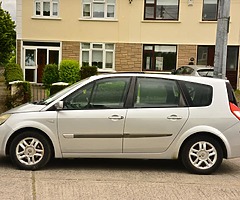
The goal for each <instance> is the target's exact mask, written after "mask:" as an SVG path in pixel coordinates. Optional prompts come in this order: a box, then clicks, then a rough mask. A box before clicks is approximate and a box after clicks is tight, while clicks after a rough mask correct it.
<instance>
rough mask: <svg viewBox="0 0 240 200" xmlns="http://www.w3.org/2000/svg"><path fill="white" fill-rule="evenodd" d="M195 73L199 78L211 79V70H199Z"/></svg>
mask: <svg viewBox="0 0 240 200" xmlns="http://www.w3.org/2000/svg"><path fill="white" fill-rule="evenodd" d="M197 73H198V74H199V75H200V76H206V77H213V69H200V70H198V71H197Z"/></svg>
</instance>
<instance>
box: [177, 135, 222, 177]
mask: <svg viewBox="0 0 240 200" xmlns="http://www.w3.org/2000/svg"><path fill="white" fill-rule="evenodd" d="M181 160H182V163H183V165H184V166H185V167H186V168H187V170H188V171H190V172H191V173H195V174H211V173H213V172H214V171H216V170H217V169H218V168H219V166H220V165H221V163H222V160H223V151H222V148H221V146H220V144H219V143H218V142H217V141H216V140H214V139H213V138H211V137H208V136H196V137H193V138H190V139H189V140H188V141H187V142H186V143H185V144H184V146H183V148H182V151H181Z"/></svg>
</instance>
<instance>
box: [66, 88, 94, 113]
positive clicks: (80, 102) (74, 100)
mask: <svg viewBox="0 0 240 200" xmlns="http://www.w3.org/2000/svg"><path fill="white" fill-rule="evenodd" d="M92 89H93V84H89V85H87V86H84V87H82V88H81V89H79V90H77V91H75V92H73V93H72V94H70V95H69V96H67V97H66V98H65V100H64V109H65V110H81V109H86V108H88V107H89V100H90V97H91V93H92Z"/></svg>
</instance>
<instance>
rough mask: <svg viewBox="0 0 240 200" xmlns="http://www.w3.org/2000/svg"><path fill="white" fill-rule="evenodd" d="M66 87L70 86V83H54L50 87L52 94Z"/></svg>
mask: <svg viewBox="0 0 240 200" xmlns="http://www.w3.org/2000/svg"><path fill="white" fill-rule="evenodd" d="M66 87H68V85H52V86H51V87H50V95H53V94H56V93H57V92H59V91H61V90H63V89H64V88H66Z"/></svg>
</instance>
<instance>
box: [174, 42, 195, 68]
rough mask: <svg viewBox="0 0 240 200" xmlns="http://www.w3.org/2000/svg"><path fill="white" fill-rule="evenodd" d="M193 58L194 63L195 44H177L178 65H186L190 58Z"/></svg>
mask: <svg viewBox="0 0 240 200" xmlns="http://www.w3.org/2000/svg"><path fill="white" fill-rule="evenodd" d="M191 57H193V58H194V60H195V61H194V64H196V60H197V46H196V45H179V46H178V67H180V66H182V65H187V64H188V63H189V62H190V58H191Z"/></svg>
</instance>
